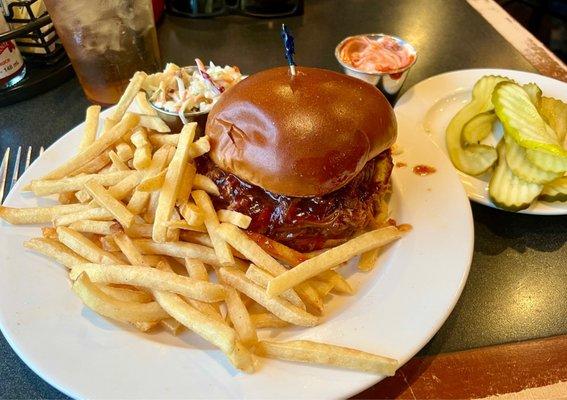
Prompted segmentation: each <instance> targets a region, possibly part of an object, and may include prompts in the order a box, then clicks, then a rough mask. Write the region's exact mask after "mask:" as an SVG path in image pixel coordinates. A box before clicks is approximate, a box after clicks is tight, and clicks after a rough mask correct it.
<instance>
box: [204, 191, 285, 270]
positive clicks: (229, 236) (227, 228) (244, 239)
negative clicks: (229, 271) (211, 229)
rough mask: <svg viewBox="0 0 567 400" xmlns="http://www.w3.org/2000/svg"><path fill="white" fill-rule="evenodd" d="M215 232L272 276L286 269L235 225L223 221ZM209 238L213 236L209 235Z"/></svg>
mask: <svg viewBox="0 0 567 400" xmlns="http://www.w3.org/2000/svg"><path fill="white" fill-rule="evenodd" d="M193 193H195V192H193ZM197 204H198V203H197ZM201 209H202V207H201ZM215 232H216V234H218V235H219V236H220V237H221V238H222V239H223V240H225V241H226V242H227V243H228V244H230V245H231V246H232V247H234V248H235V249H236V250H238V251H239V252H240V253H242V254H243V255H244V257H246V258H247V259H248V260H250V261H251V262H252V263H254V264H255V265H256V266H258V267H260V268H262V269H263V270H265V271H267V272H269V273H270V274H271V275H272V276H276V275H279V274H283V273H284V272H286V271H287V269H286V268H285V267H284V266H283V265H281V264H280V263H279V262H277V261H276V260H275V259H274V258H272V257H271V256H270V255H269V254H268V253H266V252H265V251H264V250H262V248H261V247H260V246H258V245H257V244H256V243H255V242H254V241H253V240H252V239H250V238H249V237H248V236H247V235H246V234H245V233H244V232H242V231H241V230H240V229H238V228H237V227H236V226H234V225H231V224H227V223H223V224H221V225H219V226H218V227H217V228H216V229H215ZM209 234H210V233H209ZM211 239H213V238H212V237H211ZM213 243H214V241H213Z"/></svg>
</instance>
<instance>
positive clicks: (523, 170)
mask: <svg viewBox="0 0 567 400" xmlns="http://www.w3.org/2000/svg"><path fill="white" fill-rule="evenodd" d="M504 142H505V143H506V162H507V163H508V166H509V167H510V169H511V170H512V172H513V173H514V175H517V176H518V177H519V178H521V179H523V180H525V181H528V182H533V183H539V184H545V183H548V182H551V181H553V180H555V179H557V178H559V177H560V176H561V174H560V173H557V172H550V171H546V170H544V169H541V168H539V167H538V166H536V165H534V164H533V163H532V162H531V161H530V160H529V159H528V157H527V155H526V149H524V148H523V147H522V146H520V145H519V144H518V143H516V141H515V140H514V139H513V138H512V137H511V136H510V135H504Z"/></svg>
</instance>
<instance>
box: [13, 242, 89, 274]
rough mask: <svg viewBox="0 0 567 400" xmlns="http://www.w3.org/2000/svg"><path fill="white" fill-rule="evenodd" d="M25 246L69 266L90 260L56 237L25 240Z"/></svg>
mask: <svg viewBox="0 0 567 400" xmlns="http://www.w3.org/2000/svg"><path fill="white" fill-rule="evenodd" d="M24 247H25V248H28V249H30V250H34V251H35V252H37V253H40V254H42V255H44V256H46V257H49V258H51V259H53V260H55V261H57V262H58V263H60V264H63V265H64V266H65V267H67V268H71V267H72V266H73V265H75V264H80V263H85V262H88V261H87V260H86V259H84V258H83V257H81V256H80V255H78V254H77V253H75V252H74V251H73V250H71V249H70V248H68V247H67V246H65V245H64V244H63V243H61V242H59V241H58V240H54V239H47V238H33V239H30V240H28V241H26V242H24Z"/></svg>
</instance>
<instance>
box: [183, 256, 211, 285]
mask: <svg viewBox="0 0 567 400" xmlns="http://www.w3.org/2000/svg"><path fill="white" fill-rule="evenodd" d="M184 261H185V268H186V269H187V273H188V274H189V276H190V277H191V278H193V279H197V280H198V281H208V280H209V274H208V272H207V268H206V267H205V264H203V263H202V262H201V261H199V260H195V259H193V258H185V259H184Z"/></svg>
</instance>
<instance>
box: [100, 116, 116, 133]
mask: <svg viewBox="0 0 567 400" xmlns="http://www.w3.org/2000/svg"><path fill="white" fill-rule="evenodd" d="M119 122H120V120H116V119H112V118H105V119H104V121H103V123H102V134H103V135H104V134H105V133H106V132H108V131H109V130H111V129H112V128H114V127H115V126H116V125H117V124H118V123H119Z"/></svg>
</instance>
